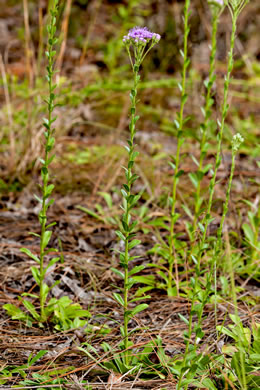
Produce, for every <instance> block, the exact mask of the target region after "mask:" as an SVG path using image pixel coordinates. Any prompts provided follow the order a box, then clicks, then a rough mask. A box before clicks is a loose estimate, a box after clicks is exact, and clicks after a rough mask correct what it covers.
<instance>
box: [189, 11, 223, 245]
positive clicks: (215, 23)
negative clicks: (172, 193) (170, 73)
mask: <svg viewBox="0 0 260 390" xmlns="http://www.w3.org/2000/svg"><path fill="white" fill-rule="evenodd" d="M218 19H219V10H218V8H217V9H216V8H215V7H214V9H213V15H212V35H211V53H210V67H209V77H208V81H207V83H206V88H207V93H206V97H205V107H204V112H203V114H204V122H203V123H202V124H201V132H202V137H201V143H200V160H199V169H198V175H197V179H198V184H197V188H196V195H195V214H194V219H193V229H192V230H193V238H195V234H196V231H197V222H198V217H199V212H200V206H201V200H200V192H201V181H202V179H203V176H204V172H203V162H204V159H205V157H206V153H207V148H206V147H205V146H206V140H207V131H208V128H209V122H210V118H211V114H212V110H211V106H212V104H213V100H212V87H213V84H214V81H215V78H216V75H215V62H216V50H217V27H218Z"/></svg>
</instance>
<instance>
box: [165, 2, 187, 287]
mask: <svg viewBox="0 0 260 390" xmlns="http://www.w3.org/2000/svg"><path fill="white" fill-rule="evenodd" d="M189 7H190V0H185V6H184V42H183V52H182V56H183V69H182V82H181V84H180V85H179V88H180V90H181V107H180V112H179V116H178V120H176V121H175V124H176V126H177V130H178V133H177V138H178V141H177V150H176V157H175V171H174V176H173V184H172V205H171V224H170V237H169V252H170V253H169V254H170V260H169V277H168V295H172V293H171V288H172V279H173V264H175V278H176V287H177V292H178V294H179V273H178V261H177V258H176V256H175V254H174V227H175V221H176V215H175V208H176V190H177V184H178V180H179V175H180V171H179V165H180V151H181V146H182V144H183V140H184V139H183V125H184V115H183V113H184V106H185V103H186V100H187V94H186V76H187V68H188V66H189V63H190V61H189V59H188V36H189V32H190V28H189Z"/></svg>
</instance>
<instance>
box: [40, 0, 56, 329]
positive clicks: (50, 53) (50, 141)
mask: <svg viewBox="0 0 260 390" xmlns="http://www.w3.org/2000/svg"><path fill="white" fill-rule="evenodd" d="M57 3H58V1H57V0H55V2H54V6H53V10H52V11H51V21H50V24H49V26H48V33H49V34H48V50H47V53H46V55H47V58H48V66H47V72H48V75H47V81H48V87H49V98H48V99H47V101H46V102H47V108H48V118H47V121H45V123H44V125H45V127H46V131H45V133H44V135H45V153H44V160H43V161H42V163H43V166H42V169H41V175H42V186H41V189H42V207H41V211H40V214H39V220H40V224H41V238H40V274H39V281H40V283H39V287H40V310H41V315H40V316H41V321H42V322H44V321H46V315H45V308H44V304H45V292H44V289H45V286H44V275H45V272H44V271H45V270H44V256H45V247H46V223H47V215H46V213H47V209H48V206H49V204H48V195H49V194H50V192H51V191H49V188H48V182H49V171H48V167H49V164H50V162H51V161H50V157H49V155H50V151H51V150H52V148H53V145H54V138H53V137H52V136H53V132H54V129H53V128H52V123H53V122H54V120H55V118H52V113H53V110H54V99H55V94H54V88H55V86H53V80H52V78H53V74H54V55H55V52H54V50H53V46H54V43H55V42H56V38H55V31H56V14H57Z"/></svg>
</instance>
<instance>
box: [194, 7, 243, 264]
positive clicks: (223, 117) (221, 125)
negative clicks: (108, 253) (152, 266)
mask: <svg viewBox="0 0 260 390" xmlns="http://www.w3.org/2000/svg"><path fill="white" fill-rule="evenodd" d="M237 17H238V13H237V12H235V13H234V15H233V17H232V32H231V38H230V50H229V54H228V66H227V74H226V77H225V81H224V96H223V104H222V109H221V121H220V122H219V121H218V124H219V133H218V135H217V140H218V143H217V155H216V162H215V168H214V173H213V177H212V179H211V181H210V185H209V201H208V207H207V211H206V215H205V217H204V218H203V223H202V225H203V235H202V239H201V243H200V247H201V250H200V253H199V255H198V266H199V267H200V262H201V257H202V253H203V250H204V246H205V241H206V236H207V230H208V226H209V223H210V220H211V215H210V214H211V207H212V201H213V195H214V191H215V185H216V177H217V172H218V168H219V166H220V164H221V145H222V137H223V131H224V126H225V120H226V116H227V113H228V109H229V105H228V90H229V85H230V80H231V72H232V70H233V52H234V46H235V37H236V27H237Z"/></svg>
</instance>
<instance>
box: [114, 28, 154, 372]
mask: <svg viewBox="0 0 260 390" xmlns="http://www.w3.org/2000/svg"><path fill="white" fill-rule="evenodd" d="M159 40H160V35H159V34H156V33H152V32H150V31H149V30H148V29H147V28H146V27H144V28H142V27H135V28H133V29H131V30H130V31H129V33H128V34H127V35H126V36H124V38H123V42H124V45H125V48H126V50H127V53H128V55H129V59H130V63H131V66H132V71H133V76H134V82H133V88H132V90H131V92H130V99H131V109H130V124H129V130H130V138H129V139H128V141H127V145H126V146H125V148H126V151H127V153H128V162H127V167H125V168H124V170H125V177H126V183H125V184H123V188H122V190H121V193H122V196H123V204H122V209H123V216H122V221H121V226H120V230H117V231H116V234H117V235H118V237H119V238H120V239H121V240H122V241H123V242H124V247H125V250H124V252H120V265H121V267H122V268H123V272H121V271H119V270H117V269H113V271H114V272H115V273H116V274H117V275H119V276H120V277H121V278H122V279H123V283H124V287H123V289H121V292H122V294H121V295H120V294H118V293H114V298H115V300H116V301H117V303H118V304H119V305H120V306H121V307H123V310H124V326H123V327H121V333H122V336H123V339H124V342H123V344H124V349H125V355H124V363H125V365H126V366H128V364H129V351H128V349H129V347H130V346H131V343H130V341H129V330H128V324H129V321H130V320H131V319H132V318H133V317H134V315H135V314H137V313H138V312H140V311H142V310H144V309H146V308H147V307H148V305H147V304H145V303H142V304H139V305H137V306H135V307H134V308H133V309H132V308H130V307H129V304H131V303H134V302H136V301H139V300H140V297H138V296H136V297H134V298H133V299H131V300H130V301H129V290H130V288H131V287H132V286H133V284H135V280H134V279H133V278H132V276H133V275H135V274H137V273H138V272H140V271H141V270H142V269H144V266H143V265H141V266H136V267H134V268H133V269H132V270H131V271H130V270H129V263H130V262H131V261H133V260H134V259H135V258H136V256H131V255H130V251H131V249H133V248H134V247H135V246H136V245H139V244H140V242H141V241H140V240H137V239H135V238H134V237H135V233H134V229H135V228H136V226H137V221H132V214H131V212H132V210H133V208H134V207H135V205H136V204H137V202H138V200H139V198H140V194H137V195H134V194H132V187H133V184H134V183H135V181H136V180H137V179H138V176H137V174H136V173H134V172H133V168H134V164H135V160H136V158H137V156H138V152H137V151H136V150H135V134H136V131H137V129H136V123H137V121H138V119H139V116H138V115H136V103H137V89H138V83H139V81H140V75H139V70H140V66H141V64H142V62H143V60H144V58H145V57H146V55H147V54H148V52H149V51H150V50H151V49H152V47H153V46H154V45H155V44H156V43H158V42H159ZM147 297H148V296H146V297H144V298H147Z"/></svg>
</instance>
